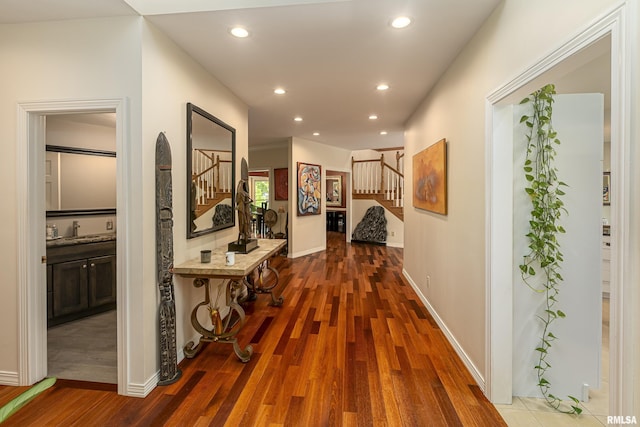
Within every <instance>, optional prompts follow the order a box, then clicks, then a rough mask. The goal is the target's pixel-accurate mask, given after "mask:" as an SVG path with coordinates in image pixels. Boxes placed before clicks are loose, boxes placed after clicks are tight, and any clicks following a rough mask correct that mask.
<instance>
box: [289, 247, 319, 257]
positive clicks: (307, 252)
mask: <svg viewBox="0 0 640 427" xmlns="http://www.w3.org/2000/svg"><path fill="white" fill-rule="evenodd" d="M326 250H327V247H326V246H318V247H317V248H312V249H307V250H306V251H300V252H295V253H292V254H289V258H299V257H301V256H305V255H311V254H315V253H316V252H322V251H326Z"/></svg>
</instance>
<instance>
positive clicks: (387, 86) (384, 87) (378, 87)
mask: <svg viewBox="0 0 640 427" xmlns="http://www.w3.org/2000/svg"><path fill="white" fill-rule="evenodd" d="M376 89H378V90H387V89H389V85H388V84H386V83H380V84H379V85H378V86H376Z"/></svg>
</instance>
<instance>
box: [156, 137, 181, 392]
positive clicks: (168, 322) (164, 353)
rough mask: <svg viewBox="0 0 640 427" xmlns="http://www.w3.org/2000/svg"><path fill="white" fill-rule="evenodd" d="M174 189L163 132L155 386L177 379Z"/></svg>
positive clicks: (159, 141)
mask: <svg viewBox="0 0 640 427" xmlns="http://www.w3.org/2000/svg"><path fill="white" fill-rule="evenodd" d="M172 198H173V192H172V187H171V147H170V146H169V141H167V138H166V137H165V135H164V133H160V134H159V135H158V139H157V140H156V250H157V253H156V262H157V266H158V287H159V288H160V313H159V322H160V380H159V381H158V385H168V384H172V383H174V382H176V381H177V380H178V379H179V378H180V376H181V375H182V372H181V371H180V369H178V354H177V351H176V304H175V299H174V290H173V274H172V273H171V269H172V268H173V201H172Z"/></svg>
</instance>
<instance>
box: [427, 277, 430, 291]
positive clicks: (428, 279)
mask: <svg viewBox="0 0 640 427" xmlns="http://www.w3.org/2000/svg"><path fill="white" fill-rule="evenodd" d="M430 287H431V276H429V275H428V274H427V288H430Z"/></svg>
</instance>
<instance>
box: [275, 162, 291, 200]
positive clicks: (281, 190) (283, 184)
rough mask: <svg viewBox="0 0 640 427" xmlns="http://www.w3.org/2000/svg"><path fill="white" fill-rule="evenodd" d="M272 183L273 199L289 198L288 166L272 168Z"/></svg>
mask: <svg viewBox="0 0 640 427" xmlns="http://www.w3.org/2000/svg"><path fill="white" fill-rule="evenodd" d="M273 185H274V187H275V191H274V197H275V200H289V169H288V168H279V169H274V170H273Z"/></svg>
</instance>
